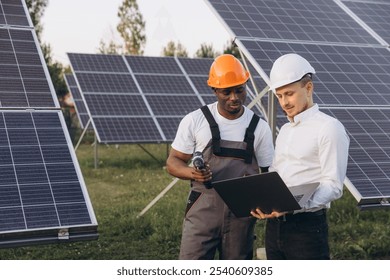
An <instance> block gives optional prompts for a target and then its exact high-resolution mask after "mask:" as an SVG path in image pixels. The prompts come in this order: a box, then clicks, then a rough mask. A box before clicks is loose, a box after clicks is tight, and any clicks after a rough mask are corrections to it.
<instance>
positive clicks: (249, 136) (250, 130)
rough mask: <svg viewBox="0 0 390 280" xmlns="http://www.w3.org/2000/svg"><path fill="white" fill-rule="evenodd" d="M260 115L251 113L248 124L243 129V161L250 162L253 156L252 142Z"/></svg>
mask: <svg viewBox="0 0 390 280" xmlns="http://www.w3.org/2000/svg"><path fill="white" fill-rule="evenodd" d="M259 120H260V117H259V116H258V115H256V114H255V113H253V116H252V119H251V122H250V123H249V126H248V127H247V129H246V131H245V138H244V142H246V157H245V163H251V162H252V158H253V152H254V147H253V143H254V140H255V130H256V127H257V124H258V123H259Z"/></svg>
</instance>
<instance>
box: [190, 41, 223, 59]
mask: <svg viewBox="0 0 390 280" xmlns="http://www.w3.org/2000/svg"><path fill="white" fill-rule="evenodd" d="M218 55H219V53H218V52H216V51H215V50H214V47H213V45H212V44H210V45H207V44H206V43H203V44H201V45H200V48H199V49H198V50H197V51H196V53H195V56H196V57H209V58H214V57H216V56H218Z"/></svg>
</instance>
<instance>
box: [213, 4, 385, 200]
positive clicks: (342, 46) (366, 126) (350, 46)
mask: <svg viewBox="0 0 390 280" xmlns="http://www.w3.org/2000/svg"><path fill="white" fill-rule="evenodd" d="M206 3H208V4H209V6H210V8H211V9H212V10H213V11H214V12H215V13H216V16H217V17H218V18H219V19H220V20H221V21H222V23H223V24H224V25H225V27H226V28H227V29H228V31H230V32H231V34H232V36H234V37H235V42H236V44H237V45H238V46H239V48H240V49H241V51H242V52H243V53H244V55H245V56H246V57H247V59H248V60H249V61H250V62H251V64H252V65H253V67H254V68H255V69H256V71H257V72H258V73H259V75H260V76H261V78H262V79H263V81H264V82H266V83H268V81H269V78H268V73H269V72H270V69H271V67H272V63H273V62H274V61H275V60H276V59H277V58H278V57H279V56H281V55H283V54H286V53H291V52H294V53H298V54H300V55H302V56H303V57H305V58H306V59H307V60H308V61H310V63H311V64H312V65H313V67H314V68H315V69H316V75H315V76H314V86H315V88H314V102H316V103H318V104H319V105H320V107H321V109H322V110H323V111H325V112H326V113H328V114H330V115H333V116H335V117H337V118H338V119H339V120H340V121H341V122H342V123H343V124H344V126H345V127H346V129H347V133H348V134H349V135H350V138H351V146H350V147H351V148H350V153H349V164H348V172H347V177H348V178H347V180H346V181H347V187H348V188H349V189H350V190H351V192H352V193H353V194H354V196H355V198H356V199H357V200H358V202H359V205H360V206H361V207H362V208H364V207H372V206H382V205H388V202H389V194H390V187H389V181H390V180H389V179H390V178H388V176H387V175H386V172H387V170H388V167H389V166H390V157H389V151H388V148H389V143H390V142H389V137H390V136H389V133H388V131H390V130H389V129H390V127H389V125H388V124H387V122H388V115H389V113H388V109H390V53H389V50H388V42H389V32H388V30H389V27H390V26H389V5H390V2H389V1H384V0H379V1H368V0H361V1H360V0H359V1H357V0H345V1H344V0H342V1H326V0H320V1H315V0H299V1H289V0H282V1H271V0H259V1H250V0H244V1H236V0H229V1H222V0H209V1H206ZM384 42H387V44H386V43H384ZM265 101H267V98H265ZM264 103H265V102H264ZM277 108H278V109H277V110H278V111H277V124H278V126H281V125H282V124H283V123H285V122H286V121H287V120H286V117H285V116H284V115H283V112H282V111H281V109H280V106H278V107H277Z"/></svg>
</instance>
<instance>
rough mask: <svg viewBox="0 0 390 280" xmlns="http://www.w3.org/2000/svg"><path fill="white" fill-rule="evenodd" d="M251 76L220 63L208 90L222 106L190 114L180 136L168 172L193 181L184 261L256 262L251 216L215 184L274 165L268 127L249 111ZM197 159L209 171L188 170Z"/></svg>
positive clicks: (229, 60)
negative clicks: (232, 206)
mask: <svg viewBox="0 0 390 280" xmlns="http://www.w3.org/2000/svg"><path fill="white" fill-rule="evenodd" d="M248 79H249V72H248V71H246V70H245V69H244V67H243V65H242V64H241V62H240V61H239V60H238V59H237V58H235V57H234V56H232V55H229V54H224V55H221V56H218V57H217V58H215V60H214V62H213V63H212V65H211V67H210V72H209V79H208V81H207V82H208V85H209V86H210V87H211V89H212V91H213V94H214V95H215V97H216V100H217V101H216V102H214V103H212V104H208V105H205V106H203V107H202V108H200V109H197V110H195V111H193V112H191V113H189V114H187V115H186V116H185V117H184V118H183V119H182V121H181V122H180V125H179V127H178V130H177V134H176V137H175V139H174V141H173V143H172V149H171V151H170V154H169V157H168V159H167V162H166V167H167V171H168V172H169V173H170V174H171V175H173V176H175V177H178V178H180V179H184V180H191V190H190V193H189V196H188V202H187V207H186V210H185V218H184V222H183V231H182V239H181V247H180V256H179V259H214V258H215V256H216V252H217V251H218V256H219V259H252V257H253V239H254V233H253V230H254V225H255V222H256V219H255V218H254V217H252V216H251V215H249V213H248V217H245V218H237V217H235V216H234V215H233V213H232V212H231V211H230V210H229V209H228V207H227V206H226V204H225V203H224V202H223V201H222V199H221V198H220V197H219V195H218V194H217V192H216V191H215V190H214V189H213V188H212V187H211V184H210V182H212V181H217V180H222V179H230V178H236V177H241V176H245V175H250V174H258V173H259V172H260V170H259V167H260V168H261V171H263V172H265V171H267V170H268V167H269V165H270V164H271V162H272V156H273V142H272V135H271V130H270V127H269V126H268V124H267V123H266V122H265V121H264V120H262V119H260V118H259V117H258V116H257V115H256V114H254V113H253V111H251V110H249V109H248V108H247V107H245V106H244V102H245V98H246V95H247V91H246V83H247V81H248ZM195 153H196V155H197V157H201V156H203V159H202V160H203V161H204V163H205V166H204V168H201V169H197V168H195V167H191V166H188V163H189V161H190V160H191V158H192V157H193V155H194V154H195Z"/></svg>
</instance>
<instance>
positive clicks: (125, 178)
mask: <svg viewBox="0 0 390 280" xmlns="http://www.w3.org/2000/svg"><path fill="white" fill-rule="evenodd" d="M144 147H145V148H146V149H147V150H148V151H149V152H150V153H152V154H153V156H154V157H156V158H157V159H158V160H156V159H154V158H152V157H151V156H150V155H148V154H147V153H146V152H144V151H143V150H142V149H141V148H140V147H139V146H138V145H119V146H115V145H110V146H107V145H99V149H98V152H99V168H97V169H95V168H94V152H93V147H92V146H91V145H90V144H88V143H84V144H82V145H81V146H80V147H79V149H78V150H77V157H78V159H79V163H80V166H81V169H82V173H83V176H84V180H85V182H86V185H87V188H88V192H89V195H90V198H91V201H92V205H93V208H94V212H95V214H96V217H97V220H98V223H99V226H98V231H99V238H98V240H93V241H82V242H73V243H61V244H52V245H34V246H26V247H19V248H10V249H0V259H10V260H13V259H15V260H22V259H42V260H46V259H58V260H65V259H96V260H98V259H115V260H120V259H129V260H131V259H133V260H134V259H137V260H141V259H154V260H159V259H177V256H178V253H179V246H180V236H181V226H182V220H183V215H184V208H185V203H186V198H187V193H188V190H189V182H187V181H179V182H178V183H177V184H176V185H175V186H174V187H173V188H172V189H171V190H170V191H169V192H168V193H167V194H166V195H165V196H164V197H162V198H161V199H160V200H159V201H158V202H157V203H156V204H155V205H154V206H153V207H152V208H151V209H150V210H149V211H148V212H146V213H145V214H144V215H143V216H142V217H140V218H137V215H138V214H139V213H140V212H141V211H142V210H143V209H144V207H146V205H147V204H148V203H149V202H150V201H152V200H153V199H154V198H155V197H156V196H157V195H158V194H159V193H160V192H161V191H162V190H163V189H164V188H165V187H166V186H167V185H168V184H169V183H171V182H172V180H173V179H174V178H173V177H172V176H170V175H169V174H168V173H167V172H166V171H165V169H164V163H165V159H166V156H167V152H166V151H167V146H166V145H165V144H162V145H156V144H149V145H144ZM329 225H330V246H331V252H332V258H333V259H390V236H389V233H390V212H389V211H385V210H370V211H364V212H360V211H359V209H358V208H357V207H356V200H355V199H354V198H353V197H352V196H351V195H350V193H349V192H348V191H347V190H346V191H345V193H344V196H343V197H342V198H341V199H340V200H338V201H336V202H334V203H333V204H332V208H331V210H330V211H329ZM256 235H257V240H256V247H264V222H262V221H259V222H258V223H257V227H256Z"/></svg>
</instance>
